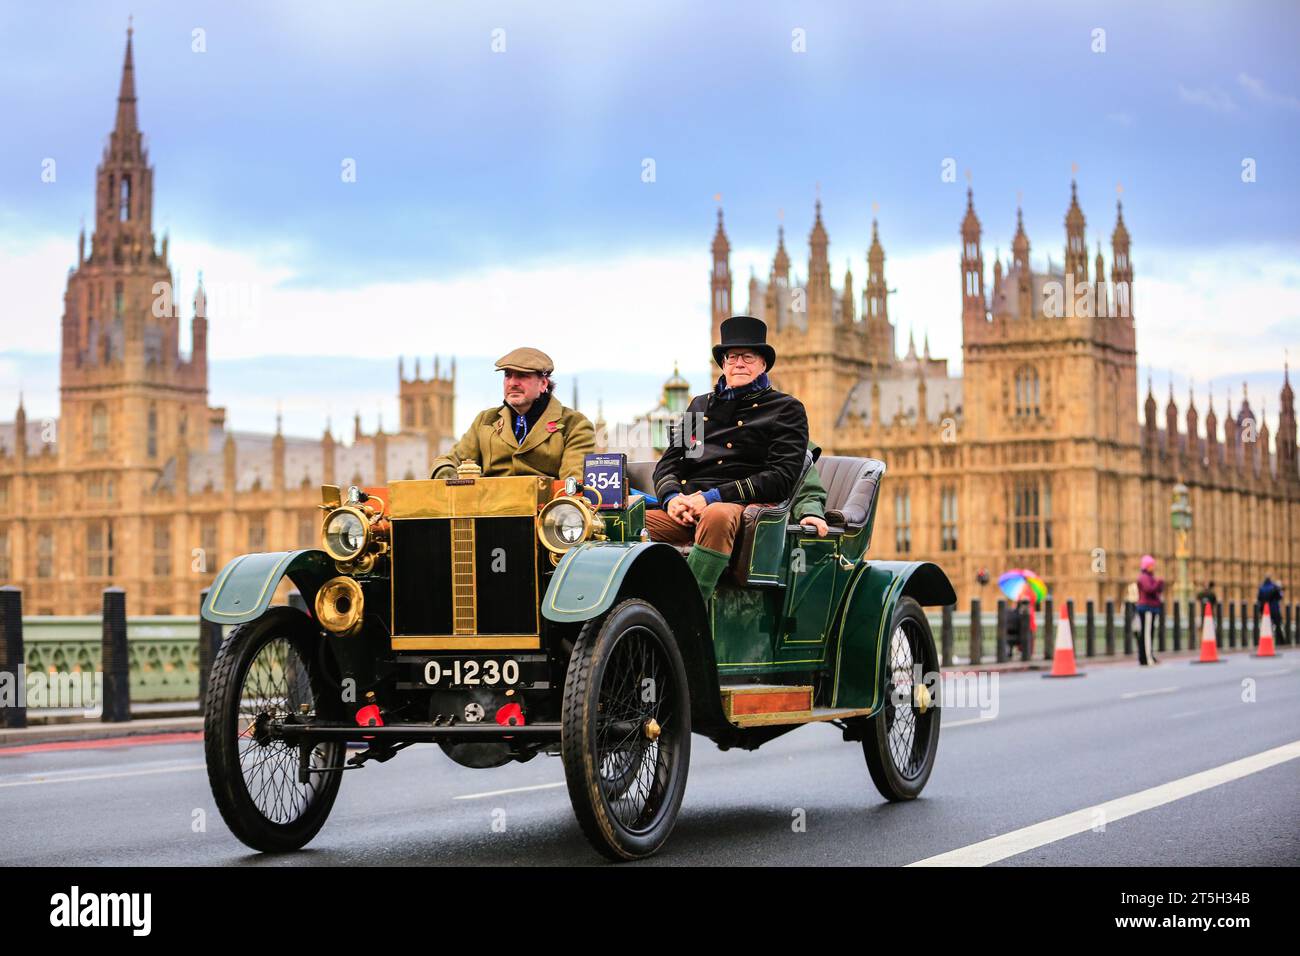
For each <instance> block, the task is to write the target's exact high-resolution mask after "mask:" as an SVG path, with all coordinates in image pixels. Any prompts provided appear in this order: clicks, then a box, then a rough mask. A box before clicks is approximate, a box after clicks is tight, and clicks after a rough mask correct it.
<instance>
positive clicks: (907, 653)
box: [862, 597, 940, 800]
mask: <svg viewBox="0 0 1300 956" xmlns="http://www.w3.org/2000/svg"><path fill="white" fill-rule="evenodd" d="M889 634H890V638H889V647H888V648H887V653H888V655H889V656H888V658H887V661H888V667H889V672H888V674H887V675H886V676H887V678H888V680H887V684H886V697H885V704H884V707H883V708H882V709H881V710H880V712H879V713H877V714H876V715H875V716H874V717H872V718H871V719H870V720H868V721H867V732H866V735H865V736H864V737H863V740H862V750H863V753H864V754H865V755H866V758H867V769H868V770H870V772H871V779H872V781H873V782H874V783H875V785H876V789H877V790H879V791H880V793H881V796H883V797H884V798H885V799H886V800H913V799H915V798H916V797H917V796H919V795H920V793H921V791H922V790H923V789H924V788H925V784H926V781H928V780H929V779H930V772H931V771H932V770H933V769H934V761H935V755H936V754H937V753H938V749H939V714H940V708H939V706H938V705H939V700H938V699H937V698H938V687H937V686H936V687H934V688H933V689H931V688H928V687H927V686H926V685H925V683H924V682H925V678H926V676H927V675H937V674H938V673H939V655H938V653H937V651H936V650H935V646H934V635H933V634H932V633H931V631H930V622H929V621H928V620H926V617H925V612H924V611H922V610H921V605H919V604H917V603H916V601H915V600H914V599H912V598H910V597H904V598H902V599H901V600H900V601H899V602H898V604H897V605H896V606H895V608H894V619H893V621H892V622H891V626H890V630H889ZM918 664H919V665H920V669H919V671H918V670H917V668H916V665H918ZM918 674H919V680H918Z"/></svg>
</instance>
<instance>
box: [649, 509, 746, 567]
mask: <svg viewBox="0 0 1300 956" xmlns="http://www.w3.org/2000/svg"><path fill="white" fill-rule="evenodd" d="M744 510H745V507H744V505H738V504H733V503H732V502H730V501H715V502H713V503H712V504H710V505H707V506H705V508H704V514H702V515H700V517H699V518H697V519H696V522H695V524H693V525H692V524H678V523H677V522H676V521H674V520H673V519H672V518H670V517H668V512H666V511H647V512H646V513H645V526H646V530H647V531H649V532H650V540H651V541H666V542H668V543H669V544H691V543H692V542H694V543H695V544H698V545H700V546H701V547H703V548H708V549H709V550H711V551H718V552H720V553H722V554H730V553H731V548H732V546H733V545H734V544H735V543H736V532H737V531H738V530H739V529H740V516H741V514H742V513H743V512H744Z"/></svg>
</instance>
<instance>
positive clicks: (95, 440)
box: [90, 402, 108, 453]
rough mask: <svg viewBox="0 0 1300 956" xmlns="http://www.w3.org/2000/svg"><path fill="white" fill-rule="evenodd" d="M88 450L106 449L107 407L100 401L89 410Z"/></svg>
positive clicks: (100, 450)
mask: <svg viewBox="0 0 1300 956" xmlns="http://www.w3.org/2000/svg"><path fill="white" fill-rule="evenodd" d="M90 450H91V451H93V452H96V453H101V452H106V451H108V409H107V408H105V407H104V405H103V403H102V402H97V403H96V404H95V407H94V408H92V409H91V410H90Z"/></svg>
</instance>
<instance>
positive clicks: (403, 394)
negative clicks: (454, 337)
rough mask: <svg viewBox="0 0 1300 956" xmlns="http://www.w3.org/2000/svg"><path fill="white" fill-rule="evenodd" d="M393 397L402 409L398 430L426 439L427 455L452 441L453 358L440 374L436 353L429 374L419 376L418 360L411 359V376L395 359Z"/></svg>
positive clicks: (454, 379) (435, 452)
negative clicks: (412, 374)
mask: <svg viewBox="0 0 1300 956" xmlns="http://www.w3.org/2000/svg"><path fill="white" fill-rule="evenodd" d="M397 397H398V404H399V405H400V406H401V409H402V429H401V430H402V432H403V433H404V434H420V435H424V436H426V437H427V439H428V441H429V449H430V454H432V455H438V454H441V449H442V448H443V447H444V445H447V444H450V443H453V442H455V440H456V436H455V433H454V428H453V424H454V421H453V420H454V418H455V412H456V360H455V359H454V358H453V359H452V360H451V367H450V369H449V370H448V371H447V372H446V374H444V372H443V369H442V367H441V365H440V363H439V361H438V358H437V356H435V357H434V359H433V375H432V376H431V377H429V378H423V377H421V375H420V360H419V358H418V357H417V358H416V360H415V375H414V376H412V377H411V378H407V377H406V372H405V369H404V365H403V362H402V359H400V358H399V359H398V360H397Z"/></svg>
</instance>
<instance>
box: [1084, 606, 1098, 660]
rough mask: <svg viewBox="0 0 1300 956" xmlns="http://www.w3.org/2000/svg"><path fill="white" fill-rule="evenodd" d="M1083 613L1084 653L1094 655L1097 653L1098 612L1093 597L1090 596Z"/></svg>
mask: <svg viewBox="0 0 1300 956" xmlns="http://www.w3.org/2000/svg"><path fill="white" fill-rule="evenodd" d="M1083 615H1084V618H1083V619H1084V625H1083V626H1084V632H1083V637H1084V641H1085V642H1086V647H1085V649H1084V653H1085V654H1086V655H1088V656H1089V657H1094V656H1096V654H1097V612H1096V609H1095V608H1094V607H1093V604H1092V599H1091V598H1089V599H1088V603H1086V604H1085V605H1084V611H1083Z"/></svg>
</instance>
